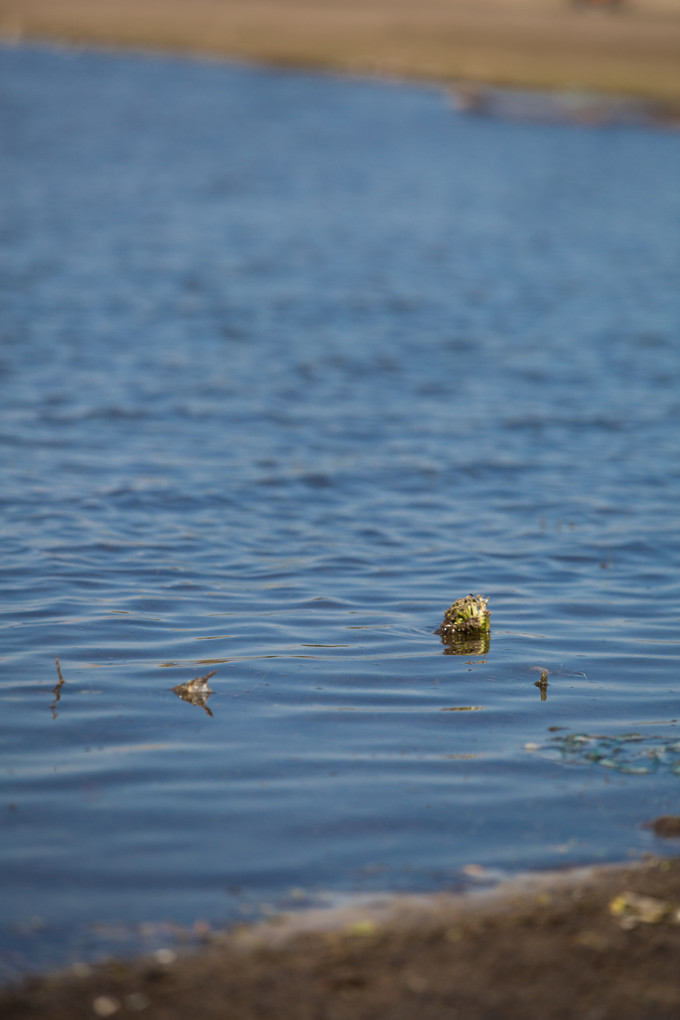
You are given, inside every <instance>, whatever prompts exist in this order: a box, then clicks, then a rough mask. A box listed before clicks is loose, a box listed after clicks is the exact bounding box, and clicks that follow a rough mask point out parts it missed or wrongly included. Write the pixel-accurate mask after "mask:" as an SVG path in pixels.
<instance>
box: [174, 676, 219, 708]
mask: <svg viewBox="0 0 680 1020" xmlns="http://www.w3.org/2000/svg"><path fill="white" fill-rule="evenodd" d="M216 672H217V670H216V669H213V670H212V672H211V673H206V674H205V676H197V677H196V678H195V679H194V680H187V681H186V683H183V684H178V685H177V687H171V688H170V690H172V691H174V693H175V694H176V695H177V697H178V698H181V699H182V701H188V702H189V704H190V705H196V706H197V707H198V708H202V709H203V711H204V712H207V713H208V715H212V712H211V711H210V709H209V708H208V698H209V697H210V695H211V694H214V693H215V692H214V691H213V689H212V687H211V686H210V685H209V683H208V680H209V679H210V677H211V676H215V673H216Z"/></svg>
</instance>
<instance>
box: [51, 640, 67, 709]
mask: <svg viewBox="0 0 680 1020" xmlns="http://www.w3.org/2000/svg"><path fill="white" fill-rule="evenodd" d="M55 662H56V663H57V676H58V677H59V681H58V683H57V686H56V687H55V688H53V690H52V694H54V701H53V702H52V704H51V705H50V710H51V712H52V718H53V719H56V718H57V714H58V713H57V710H56V708H55V705H56V704H57V702H58V701H59V700H60V699H61V689H62V687H63V686H64V674H63V673H62V671H61V665H60V664H59V656H58V655H56V656H55Z"/></svg>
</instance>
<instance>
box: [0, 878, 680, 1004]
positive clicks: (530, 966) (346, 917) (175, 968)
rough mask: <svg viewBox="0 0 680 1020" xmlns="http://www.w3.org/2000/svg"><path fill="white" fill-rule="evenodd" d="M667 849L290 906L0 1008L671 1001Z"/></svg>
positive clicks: (673, 922) (677, 930) (26, 992)
mask: <svg viewBox="0 0 680 1020" xmlns="http://www.w3.org/2000/svg"><path fill="white" fill-rule="evenodd" d="M679 960H680V860H678V859H670V860H650V861H648V862H645V863H643V864H641V865H636V866H633V867H629V868H621V867H616V868H600V869H589V870H580V871H576V872H565V873H562V874H553V875H542V876H533V877H528V878H526V879H523V880H521V881H519V882H514V883H509V884H507V885H506V886H504V887H501V888H500V889H498V890H496V891H494V892H492V893H485V894H483V895H480V896H467V897H452V896H445V895H441V896H434V897H432V898H429V899H426V898H417V897H406V898H399V899H396V900H393V901H391V902H390V904H389V905H388V906H386V905H385V904H384V903H383V906H382V907H381V908H373V909H369V908H365V907H361V908H356V907H355V908H353V909H352V910H350V911H336V912H334V913H330V912H327V913H325V914H324V913H318V914H313V915H301V916H298V917H297V918H295V917H294V918H292V919H291V920H289V921H285V920H284V921H282V922H280V923H279V924H274V923H269V924H267V925H264V926H261V927H255V928H249V929H243V930H240V931H239V930H237V931H234V932H232V933H228V934H226V935H223V936H219V937H214V938H212V939H210V941H207V942H206V944H205V946H204V947H203V948H202V949H201V950H199V951H196V952H194V953H192V954H191V955H187V956H174V954H173V953H172V952H169V951H165V952H162V951H161V952H159V953H157V954H156V956H155V957H151V958H146V959H140V960H135V961H132V962H127V963H126V962H119V961H113V962H107V963H105V964H102V965H100V966H98V967H96V968H93V969H89V968H85V967H81V968H80V969H79V972H78V973H77V974H73V973H64V974H59V975H55V976H47V977H43V978H39V979H30V980H28V981H26V982H25V983H24V984H23V985H22V986H21V987H19V988H16V989H10V990H5V991H4V993H2V995H0V1014H1V1015H2V1016H3V1018H5V1020H19V1018H27V1017H36V1018H45V1020H47V1018H49V1020H79V1018H81V1017H82V1018H85V1017H87V1018H90V1017H93V1016H120V1017H126V1016H132V1015H141V1016H144V1017H145V1018H153V1020H161V1018H162V1020H173V1018H178V1020H179V1018H182V1020H184V1018H186V1017H192V1018H213V1017H215V1018H217V1017H220V1018H221V1020H232V1018H233V1020H251V1018H252V1020H255V1018H258V1020H260V1018H270V1017H271V1018H274V1017H276V1018H283V1017H285V1018H286V1020H298V1018H299V1020H302V1018H305V1020H307V1018H310V1020H311V1018H320V1020H321V1018H323V1020H326V1018H328V1020H345V1018H346V1020H363V1018H365V1020H369V1018H370V1020H375V1018H382V1017H384V1018H390V1020H400V1018H404V1020H407V1018H408V1020H411V1018H413V1017H414V1016H417V1017H418V1018H419V1020H429V1018H432V1020H434V1018H437V1020H440V1018H452V1017H465V1018H466V1020H476V1018H482V1017H499V1018H500V1017H502V1018H504V1020H512V1018H515V1017H517V1018H522V1020H525V1018H526V1017H531V1016H537V1017H538V1016H540V1017H542V1018H546V1017H547V1018H551V1017H555V1018H557V1017H565V1018H566V1017H584V1018H585V1017H589V1018H592V1020H595V1018H597V1020H604V1018H607V1017H616V1018H617V1020H626V1018H631V1020H632V1018H641V1017H644V1018H646V1020H652V1018H654V1020H663V1018H668V1020H670V1018H677V1017H678V1015H680V967H679V965H678V961H679Z"/></svg>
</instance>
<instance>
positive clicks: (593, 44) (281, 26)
mask: <svg viewBox="0 0 680 1020" xmlns="http://www.w3.org/2000/svg"><path fill="white" fill-rule="evenodd" d="M0 40H2V41H4V42H6V43H11V42H37V43H50V42H52V43H64V44H70V45H78V46H83V45H86V46H96V47H106V48H113V49H123V50H153V51H161V52H166V53H174V54H192V55H203V56H208V57H215V58H226V59H233V60H244V61H248V62H253V63H258V64H263V65H269V66H276V67H288V68H299V69H308V70H318V71H330V72H336V73H345V74H353V75H366V76H373V77H384V78H397V79H402V80H415V81H422V82H430V83H435V84H450V85H452V86H457V85H460V84H466V83H467V84H469V85H471V86H473V87H474V86H481V87H483V86H492V87H500V88H510V89H526V90H531V91H553V92H562V91H563V92H567V93H570V94H574V95H583V94H588V93H593V94H598V95H602V96H607V95H609V96H615V97H628V98H630V99H634V100H638V101H644V102H646V103H647V104H650V105H654V106H655V107H656V108H657V110H658V113H659V116H661V117H663V116H667V117H668V118H669V119H674V118H677V117H679V116H680V10H679V9H678V7H677V4H676V5H674V4H673V3H672V2H671V0H636V2H635V0H628V3H627V4H625V3H624V5H623V7H622V10H621V11H620V12H618V13H611V12H606V11H584V10H579V9H577V7H576V6H574V4H573V3H570V0H476V2H475V3H471V2H470V0H448V3H443V2H442V0H417V2H415V0H316V2H314V0H307V3H305V2H304V0H194V2H193V3H192V4H186V3H185V2H184V0H97V2H96V3H92V0H0Z"/></svg>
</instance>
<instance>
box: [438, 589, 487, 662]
mask: <svg viewBox="0 0 680 1020" xmlns="http://www.w3.org/2000/svg"><path fill="white" fill-rule="evenodd" d="M488 602H489V600H488V599H485V598H484V597H483V596H482V595H466V596H465V597H464V598H462V599H456V601H455V602H454V603H453V605H452V606H449V608H448V609H447V610H446V612H445V613H444V619H443V621H442V623H441V625H440V627H439V628H438V630H437V634H439V636H440V637H441V639H442V642H443V643H444V644H445V645H446V646H447V652H449V653H454V654H459V655H483V654H484V653H485V652H488V650H489V630H490V627H491V614H490V612H489V610H488V609H487V606H488Z"/></svg>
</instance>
